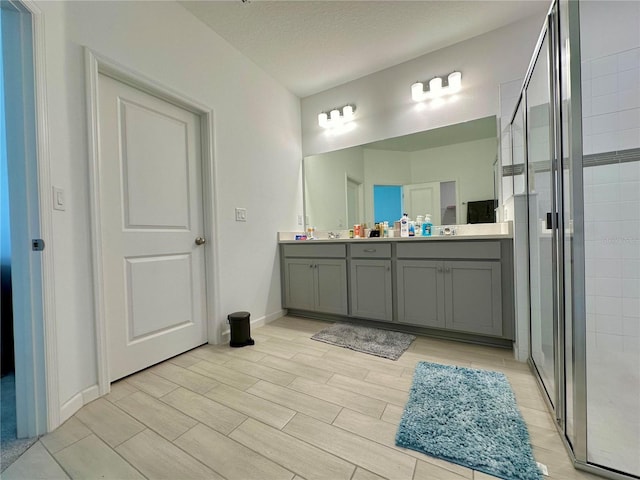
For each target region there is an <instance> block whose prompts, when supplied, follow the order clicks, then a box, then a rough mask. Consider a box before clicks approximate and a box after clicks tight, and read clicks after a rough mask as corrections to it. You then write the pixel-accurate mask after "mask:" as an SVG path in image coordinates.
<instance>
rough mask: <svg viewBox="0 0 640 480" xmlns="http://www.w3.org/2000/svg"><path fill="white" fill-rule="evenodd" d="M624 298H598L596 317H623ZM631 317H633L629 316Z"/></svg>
mask: <svg viewBox="0 0 640 480" xmlns="http://www.w3.org/2000/svg"><path fill="white" fill-rule="evenodd" d="M622 301H623V299H622V298H619V297H601V296H597V297H596V315H614V316H621V315H622ZM627 316H629V317H631V316H632V315H627Z"/></svg>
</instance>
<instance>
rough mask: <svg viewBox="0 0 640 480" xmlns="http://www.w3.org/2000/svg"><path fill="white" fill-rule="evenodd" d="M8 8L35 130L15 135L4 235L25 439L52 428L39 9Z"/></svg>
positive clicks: (24, 0)
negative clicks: (14, 172) (16, 163)
mask: <svg viewBox="0 0 640 480" xmlns="http://www.w3.org/2000/svg"><path fill="white" fill-rule="evenodd" d="M8 4H9V5H10V6H11V7H12V8H13V10H14V11H15V12H19V15H20V17H21V18H20V22H22V23H23V25H24V26H23V27H22V28H23V32H27V31H28V30H26V25H28V23H30V24H31V25H30V28H31V36H30V37H23V38H22V41H21V42H20V48H21V49H22V59H25V58H28V59H31V57H32V58H33V64H32V65H33V72H29V73H31V75H29V77H30V79H33V81H32V82H31V81H25V82H24V83H23V85H22V87H23V88H28V89H29V90H30V91H32V93H33V95H34V98H33V102H34V104H33V105H23V108H22V109H18V110H21V111H22V112H23V113H22V114H19V115H24V117H23V118H25V119H26V120H27V121H26V122H25V123H24V124H25V125H28V124H29V123H31V122H33V123H34V124H35V132H31V134H29V133H28V132H26V131H25V132H23V133H24V144H23V147H24V153H27V152H28V151H30V152H29V154H28V155H25V156H24V158H25V161H26V164H25V165H24V167H25V169H24V172H22V174H21V175H19V177H20V178H17V177H14V178H11V177H10V178H9V182H10V184H11V185H13V186H14V191H15V190H16V188H15V187H18V188H17V189H18V190H21V191H22V192H24V194H23V195H21V196H20V199H19V200H20V202H15V201H14V202H12V207H11V217H12V219H14V221H12V222H11V223H12V229H13V226H14V225H17V226H19V231H17V232H15V234H14V232H12V263H14V265H13V268H12V270H13V269H15V270H16V271H17V274H18V277H19V278H18V282H17V285H16V284H14V290H13V298H14V301H16V302H15V303H18V311H20V310H21V311H22V313H19V315H21V316H23V320H24V319H25V318H26V319H28V320H29V321H20V322H14V343H17V344H18V346H19V348H16V349H15V364H16V377H15V381H16V416H17V418H16V419H17V430H18V432H17V433H18V436H20V437H25V436H27V437H33V436H35V435H40V434H43V433H45V432H47V431H51V430H53V429H54V428H56V427H57V426H58V425H59V423H60V399H59V395H58V362H57V337H56V316H55V311H56V309H55V306H56V302H55V290H54V284H55V282H54V272H53V219H52V199H51V175H50V156H49V139H48V123H47V122H48V120H47V95H46V77H45V72H46V63H45V57H44V55H45V51H46V50H45V36H44V20H43V15H42V13H41V11H40V9H39V8H38V7H37V6H36V5H35V3H34V2H32V1H31V0H9V1H8ZM23 68H24V65H23ZM23 73H27V72H24V71H23ZM21 96H22V94H21ZM29 107H31V108H29ZM25 200H28V201H27V202H25ZM32 238H43V239H44V240H45V249H44V250H43V251H42V252H39V253H35V254H34V252H32V251H31V239H32ZM12 277H13V274H12ZM14 278H16V277H14ZM14 316H15V310H14Z"/></svg>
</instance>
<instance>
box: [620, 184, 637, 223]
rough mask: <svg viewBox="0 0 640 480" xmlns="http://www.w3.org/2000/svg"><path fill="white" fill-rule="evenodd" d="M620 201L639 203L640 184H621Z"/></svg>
mask: <svg viewBox="0 0 640 480" xmlns="http://www.w3.org/2000/svg"><path fill="white" fill-rule="evenodd" d="M620 200H622V201H623V202H636V203H638V202H640V182H623V183H621V184H620ZM639 206H640V205H639ZM639 215H640V213H639Z"/></svg>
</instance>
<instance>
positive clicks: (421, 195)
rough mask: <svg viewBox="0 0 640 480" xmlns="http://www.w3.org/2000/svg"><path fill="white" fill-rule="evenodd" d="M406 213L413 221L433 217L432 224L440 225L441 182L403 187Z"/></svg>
mask: <svg viewBox="0 0 640 480" xmlns="http://www.w3.org/2000/svg"><path fill="white" fill-rule="evenodd" d="M402 194H403V196H404V199H403V200H404V211H405V212H406V213H407V215H409V218H410V219H411V220H415V219H416V217H417V216H418V215H425V214H429V215H431V223H433V224H434V225H440V182H429V183H414V184H411V185H404V186H403V187H402Z"/></svg>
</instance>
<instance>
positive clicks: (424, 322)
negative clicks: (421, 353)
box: [396, 242, 503, 337]
mask: <svg viewBox="0 0 640 480" xmlns="http://www.w3.org/2000/svg"><path fill="white" fill-rule="evenodd" d="M456 257H458V258H461V260H456V259H454V258H456ZM398 258H399V260H398V263H397V274H396V276H397V278H396V283H397V300H398V322H400V323H407V324H411V325H419V326H424V327H434V328H446V329H448V330H455V331H461V332H467V333H477V334H481V335H492V336H498V337H499V336H502V335H503V315H502V278H501V261H500V260H501V251H500V243H499V242H484V243H480V242H473V243H472V242H456V243H455V244H454V243H451V244H445V243H440V244H436V245H427V244H415V245H399V246H398ZM405 258H406V259H405ZM445 259H446V260H445Z"/></svg>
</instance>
